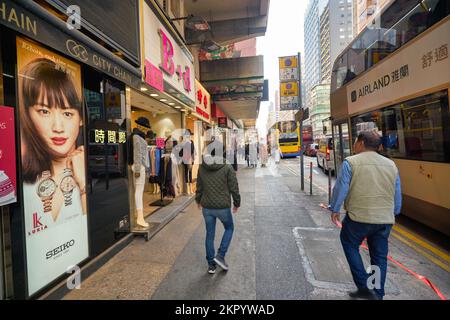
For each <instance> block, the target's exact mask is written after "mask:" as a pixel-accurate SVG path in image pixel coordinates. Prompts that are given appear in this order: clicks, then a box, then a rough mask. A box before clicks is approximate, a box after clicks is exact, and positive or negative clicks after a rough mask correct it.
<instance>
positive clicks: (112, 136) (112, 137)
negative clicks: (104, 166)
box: [94, 129, 127, 144]
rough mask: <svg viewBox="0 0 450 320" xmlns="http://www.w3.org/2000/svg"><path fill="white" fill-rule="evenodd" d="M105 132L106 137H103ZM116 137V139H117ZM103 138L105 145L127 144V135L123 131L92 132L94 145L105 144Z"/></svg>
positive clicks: (99, 130) (97, 130)
mask: <svg viewBox="0 0 450 320" xmlns="http://www.w3.org/2000/svg"><path fill="white" fill-rule="evenodd" d="M105 132H106V136H105ZM117 136H118V138H117ZM105 138H107V139H106V142H107V143H114V144H116V143H126V142H127V134H126V132H124V131H119V132H117V131H114V130H103V129H95V130H94V141H95V143H105Z"/></svg>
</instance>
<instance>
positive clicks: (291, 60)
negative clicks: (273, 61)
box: [278, 56, 300, 111]
mask: <svg viewBox="0 0 450 320" xmlns="http://www.w3.org/2000/svg"><path fill="white" fill-rule="evenodd" d="M278 65H279V71H280V111H286V110H299V109H300V101H299V96H300V91H299V90H300V86H299V83H300V79H299V74H300V62H299V58H298V57H297V56H288V57H280V58H278Z"/></svg>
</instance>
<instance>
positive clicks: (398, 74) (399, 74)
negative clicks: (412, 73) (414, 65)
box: [391, 64, 409, 82]
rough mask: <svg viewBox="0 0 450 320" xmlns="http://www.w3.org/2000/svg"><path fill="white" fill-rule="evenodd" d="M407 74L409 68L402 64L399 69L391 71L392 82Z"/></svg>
mask: <svg viewBox="0 0 450 320" xmlns="http://www.w3.org/2000/svg"><path fill="white" fill-rule="evenodd" d="M407 76H409V70H408V65H407V64H405V65H404V66H401V67H400V68H399V69H395V70H394V71H392V72H391V80H392V82H397V81H398V80H400V79H403V78H406V77H407Z"/></svg>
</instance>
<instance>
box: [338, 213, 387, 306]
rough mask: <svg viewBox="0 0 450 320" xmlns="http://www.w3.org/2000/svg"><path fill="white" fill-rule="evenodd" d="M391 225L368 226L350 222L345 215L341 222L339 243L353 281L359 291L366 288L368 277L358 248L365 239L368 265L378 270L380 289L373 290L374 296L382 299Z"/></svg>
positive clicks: (367, 224)
mask: <svg viewBox="0 0 450 320" xmlns="http://www.w3.org/2000/svg"><path fill="white" fill-rule="evenodd" d="M391 229H392V224H369V223H360V222H356V221H352V220H351V219H350V217H349V216H348V215H347V216H346V217H345V219H344V221H343V222H342V230H341V243H342V247H343V249H344V252H345V256H346V258H347V261H348V264H349V265H350V270H351V272H352V276H353V281H354V282H355V284H356V286H357V287H358V288H359V289H366V288H367V280H368V278H369V276H370V274H368V273H367V272H366V269H365V268H364V263H363V261H362V258H361V255H360V254H359V246H360V244H361V243H362V242H363V240H364V239H365V238H367V245H368V247H369V254H370V264H371V265H375V266H378V267H379V268H380V273H381V274H380V275H381V279H380V285H381V286H380V288H379V289H378V288H375V289H374V290H375V292H376V294H377V295H378V296H379V297H380V298H383V297H384V284H385V282H386V272H387V255H388V238H389V234H390V232H391Z"/></svg>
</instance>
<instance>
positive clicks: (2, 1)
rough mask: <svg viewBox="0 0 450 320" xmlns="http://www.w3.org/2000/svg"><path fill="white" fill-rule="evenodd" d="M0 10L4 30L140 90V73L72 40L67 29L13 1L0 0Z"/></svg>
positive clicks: (0, 19) (137, 69) (86, 45)
mask: <svg viewBox="0 0 450 320" xmlns="http://www.w3.org/2000/svg"><path fill="white" fill-rule="evenodd" d="M0 9H1V11H0V23H1V24H3V25H5V26H6V27H7V28H10V29H12V30H15V31H17V32H19V33H21V34H23V35H26V36H27V37H30V38H32V39H35V40H37V41H39V42H42V43H43V44H45V45H47V46H49V47H51V48H53V49H55V50H57V51H59V52H61V53H63V54H65V55H68V56H70V57H71V58H73V59H75V60H77V61H78V62H81V63H85V64H88V65H90V66H91V67H93V68H95V69H97V70H100V71H101V72H104V73H105V74H108V75H109V76H111V77H113V78H115V79H118V80H120V81H122V82H124V83H126V84H128V85H129V86H132V87H134V88H139V87H140V84H141V73H140V69H139V68H134V67H132V66H131V65H129V64H127V63H126V62H122V61H120V60H118V58H117V60H116V59H112V58H110V56H112V53H110V55H106V54H103V53H101V52H99V50H96V49H95V48H94V46H91V45H90V44H87V43H84V42H81V41H79V40H77V39H75V38H74V37H73V36H72V35H71V33H70V32H69V30H68V29H67V28H64V29H58V28H56V27H55V26H54V25H52V24H50V23H49V22H47V21H45V20H43V19H41V18H39V17H38V16H36V15H35V14H33V13H31V12H29V11H28V10H26V9H24V8H23V7H21V6H20V5H19V4H17V3H15V2H14V1H10V0H0ZM42 11H44V12H45V11H46V10H45V9H43V8H42ZM75 31H76V30H75ZM118 61H120V63H119V62H118Z"/></svg>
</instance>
